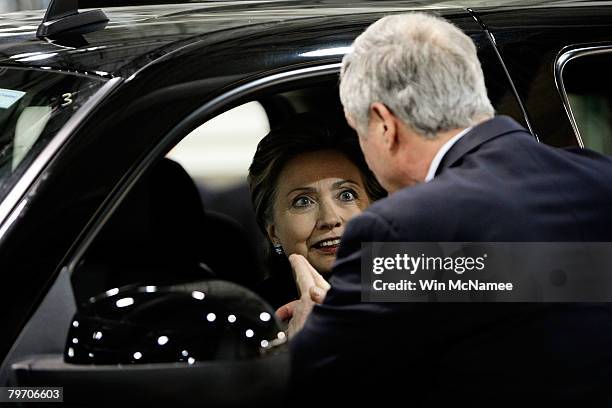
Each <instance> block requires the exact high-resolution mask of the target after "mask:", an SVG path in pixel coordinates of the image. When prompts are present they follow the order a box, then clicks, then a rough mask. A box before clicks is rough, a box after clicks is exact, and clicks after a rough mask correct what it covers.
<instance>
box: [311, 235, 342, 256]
mask: <svg viewBox="0 0 612 408" xmlns="http://www.w3.org/2000/svg"><path fill="white" fill-rule="evenodd" d="M339 247H340V238H339V237H334V238H327V239H324V240H321V241H319V242H317V243H316V244H314V245H313V246H312V248H314V249H315V250H317V252H321V253H324V254H326V255H335V254H336V252H338V248H339Z"/></svg>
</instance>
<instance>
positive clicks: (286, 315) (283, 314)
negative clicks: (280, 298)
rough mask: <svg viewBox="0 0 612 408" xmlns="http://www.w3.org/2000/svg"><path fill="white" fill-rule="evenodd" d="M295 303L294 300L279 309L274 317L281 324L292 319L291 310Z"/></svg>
mask: <svg viewBox="0 0 612 408" xmlns="http://www.w3.org/2000/svg"><path fill="white" fill-rule="evenodd" d="M297 302H298V301H297V300H294V301H292V302H289V303H287V304H285V305H282V306H281V307H279V308H278V309H277V310H276V312H275V314H276V317H278V318H279V319H280V320H281V321H283V322H284V321H286V320H289V319H291V318H292V317H293V310H294V309H295V304H296V303H297Z"/></svg>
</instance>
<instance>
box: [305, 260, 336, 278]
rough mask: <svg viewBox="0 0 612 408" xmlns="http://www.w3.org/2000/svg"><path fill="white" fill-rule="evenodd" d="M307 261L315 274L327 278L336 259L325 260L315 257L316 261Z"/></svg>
mask: <svg viewBox="0 0 612 408" xmlns="http://www.w3.org/2000/svg"><path fill="white" fill-rule="evenodd" d="M330 258H331V259H330ZM309 261H310V264H311V265H312V267H313V268H315V269H316V270H317V272H319V273H320V274H321V275H323V276H324V277H325V278H327V277H328V276H329V274H331V271H332V267H333V266H334V262H335V261H336V257H335V256H334V257H325V259H321V258H318V257H317V259H312V260H309Z"/></svg>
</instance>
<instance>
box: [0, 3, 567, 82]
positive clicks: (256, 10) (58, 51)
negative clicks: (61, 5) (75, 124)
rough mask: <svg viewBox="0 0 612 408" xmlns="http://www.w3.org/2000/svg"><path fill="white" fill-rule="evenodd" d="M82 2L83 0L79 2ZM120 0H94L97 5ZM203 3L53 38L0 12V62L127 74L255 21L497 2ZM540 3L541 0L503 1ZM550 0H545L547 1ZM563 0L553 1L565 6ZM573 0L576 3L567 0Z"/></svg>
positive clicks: (28, 20)
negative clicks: (43, 37)
mask: <svg viewBox="0 0 612 408" xmlns="http://www.w3.org/2000/svg"><path fill="white" fill-rule="evenodd" d="M82 3H83V4H85V5H87V0H85V1H83V2H82ZM100 3H102V4H113V3H115V4H116V3H118V2H116V1H115V2H112V1H110V2H109V1H106V2H105V1H104V0H93V3H90V5H91V4H93V5H96V4H100ZM313 3H314V2H304V1H262V0H258V1H208V2H197V3H194V2H189V3H182V4H155V5H144V6H128V7H109V8H103V10H104V11H105V13H106V14H107V16H108V17H109V20H110V21H109V23H108V25H107V26H106V28H105V29H103V30H99V31H96V32H92V33H89V34H86V35H85V36H84V37H79V38H74V37H72V38H67V39H62V40H56V41H47V40H41V39H38V38H37V37H36V29H37V27H38V25H39V24H40V22H41V21H42V19H43V16H44V13H45V10H35V11H22V12H16V13H8V14H4V15H0V65H4V66H7V65H13V66H22V67H38V68H42V69H52V70H62V71H71V72H77V73H85V74H89V75H97V76H102V77H114V76H124V77H125V76H126V75H130V74H132V73H134V72H136V71H138V70H139V69H141V68H143V67H144V66H146V65H147V64H149V63H150V62H152V61H154V60H156V59H158V58H160V57H162V56H163V55H165V54H167V53H170V52H172V51H174V50H176V49H178V48H181V47H184V46H186V45H189V44H191V43H195V42H197V41H198V40H199V39H201V38H202V36H204V35H206V34H208V33H212V32H220V31H227V30H232V29H236V28H239V27H245V26H252V25H257V24H270V23H278V22H283V21H288V20H295V19H305V18H313V17H326V16H327V17H330V18H333V16H338V15H347V14H362V13H385V12H401V11H407V10H445V9H462V8H465V7H467V6H470V5H471V6H484V7H491V6H501V5H502V3H501V2H499V1H497V2H494V1H490V0H487V1H482V0H473V1H465V0H463V1H458V2H455V1H443V2H440V1H414V0H412V1H377V2H366V1H361V2H360V1H353V2H345V1H338V0H333V1H329V0H328V1H317V2H316V3H314V4H313ZM513 3H514V4H515V5H516V4H518V3H520V4H521V7H525V6H529V5H531V6H537V5H539V4H542V3H546V2H542V1H537V0H530V1H514V2H510V3H508V2H504V3H503V5H505V6H508V5H509V4H513ZM548 3H550V2H548ZM567 3H568V2H567V1H560V2H555V3H554V4H567ZM572 3H574V2H572Z"/></svg>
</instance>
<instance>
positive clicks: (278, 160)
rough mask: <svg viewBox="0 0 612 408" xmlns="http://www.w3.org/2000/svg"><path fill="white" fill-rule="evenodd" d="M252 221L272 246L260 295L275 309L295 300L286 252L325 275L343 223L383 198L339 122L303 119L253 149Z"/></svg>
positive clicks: (353, 141)
mask: <svg viewBox="0 0 612 408" xmlns="http://www.w3.org/2000/svg"><path fill="white" fill-rule="evenodd" d="M248 182H249V187H250V189H251V198H252V201H253V207H254V209H255V215H256V218H257V223H258V224H259V226H260V228H261V229H262V231H263V232H264V234H265V235H266V236H267V237H268V239H269V241H270V244H271V247H272V248H273V249H272V248H271V251H270V252H271V259H270V272H271V276H270V277H269V278H268V279H267V280H266V281H264V282H263V284H262V285H261V286H260V288H259V290H258V292H259V293H260V295H261V296H262V297H264V298H265V299H266V300H267V301H268V302H269V303H270V304H271V305H272V306H273V307H275V308H278V307H280V306H282V305H284V304H286V303H287V302H289V301H292V300H294V299H296V298H297V290H296V286H295V283H294V281H293V276H292V272H291V268H290V266H289V263H288V261H287V256H289V255H290V254H294V253H295V254H300V255H303V256H304V257H305V258H306V259H307V260H308V261H309V262H310V264H311V265H312V266H313V267H314V268H315V269H316V270H317V271H318V272H319V273H320V274H321V275H323V276H324V277H325V278H326V279H327V278H328V277H329V275H330V272H331V269H332V265H333V263H334V261H335V259H336V252H337V251H338V247H339V245H340V241H341V239H342V234H343V232H344V228H345V227H346V223H347V222H348V220H349V219H350V218H352V217H354V216H355V215H358V214H359V213H361V212H362V211H363V210H364V209H365V208H366V207H367V206H369V205H370V204H371V203H372V202H373V201H375V200H377V199H379V198H382V197H384V196H386V195H387V192H386V191H385V190H384V189H383V188H382V187H381V186H380V184H378V182H377V181H376V179H375V178H374V175H373V174H372V173H371V171H370V170H369V169H368V167H367V165H366V163H365V159H364V157H363V155H362V153H361V149H360V148H359V142H358V139H357V135H356V134H355V133H354V132H353V131H352V130H351V129H350V128H349V127H348V126H347V125H346V124H345V123H344V122H341V123H340V122H337V123H336V122H335V121H330V120H326V119H322V118H320V117H317V116H314V115H312V114H303V115H299V116H297V117H296V118H295V119H293V120H291V122H290V124H287V125H285V126H282V127H278V128H276V129H273V130H272V131H271V132H270V133H268V135H267V136H265V137H264V138H263V139H262V140H261V141H260V142H259V145H258V146H257V151H256V153H255V156H254V158H253V163H252V164H251V167H250V168H249V177H248Z"/></svg>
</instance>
